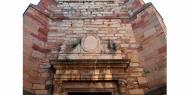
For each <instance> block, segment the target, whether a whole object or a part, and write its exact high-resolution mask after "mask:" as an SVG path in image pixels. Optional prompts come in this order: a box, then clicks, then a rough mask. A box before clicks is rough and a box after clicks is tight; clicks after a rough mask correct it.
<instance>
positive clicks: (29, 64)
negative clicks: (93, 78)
mask: <svg viewBox="0 0 190 95" xmlns="http://www.w3.org/2000/svg"><path fill="white" fill-rule="evenodd" d="M92 1H93V2H92ZM147 5H148V6H147ZM23 20H24V23H23V25H24V26H23V27H24V29H23V32H24V33H23V34H24V41H23V44H24V67H23V68H24V79H23V80H24V81H23V82H24V91H26V92H31V93H34V94H43V95H44V94H51V93H52V92H51V91H52V79H51V78H52V74H51V72H52V69H51V65H50V64H49V60H51V59H57V58H58V59H130V60H131V64H130V68H129V72H130V73H132V75H131V76H135V77H133V78H131V79H130V78H129V81H130V82H131V85H133V83H137V82H136V81H138V83H139V84H140V86H139V87H140V88H141V86H142V87H143V85H144V84H145V83H144V82H145V78H144V75H146V76H147V78H148V81H149V87H150V88H151V87H155V86H157V85H161V84H163V83H165V82H166V80H165V79H166V75H165V74H166V39H165V36H166V35H165V31H166V28H165V26H164V23H163V20H162V18H161V16H160V15H159V13H158V12H157V11H156V10H155V8H154V7H153V5H151V4H144V2H143V0H126V1H123V0H85V1H84V0H56V2H55V1H54V0H41V1H40V3H39V4H38V6H35V5H32V4H31V5H30V6H29V7H28V9H27V10H26V12H25V13H24V19H23ZM87 38H89V40H92V42H93V43H90V41H86V40H85V39H87ZM94 39H95V40H94ZM85 42H86V43H88V46H85ZM95 42H96V43H97V45H96V48H94V49H92V50H88V49H89V48H92V47H91V46H94V45H95ZM85 47H87V49H86V48H85ZM134 68H136V69H134ZM143 68H145V71H144V70H143ZM143 71H144V73H143ZM141 84H142V85H141ZM129 93H131V94H135V93H137V94H138V93H141V94H142V93H144V91H143V89H138V87H137V89H134V90H130V91H129Z"/></svg>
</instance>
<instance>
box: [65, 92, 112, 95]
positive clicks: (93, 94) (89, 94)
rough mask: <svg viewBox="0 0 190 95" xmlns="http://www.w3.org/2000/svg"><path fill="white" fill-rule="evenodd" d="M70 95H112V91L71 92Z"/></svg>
mask: <svg viewBox="0 0 190 95" xmlns="http://www.w3.org/2000/svg"><path fill="white" fill-rule="evenodd" d="M68 95H111V92H69V93H68Z"/></svg>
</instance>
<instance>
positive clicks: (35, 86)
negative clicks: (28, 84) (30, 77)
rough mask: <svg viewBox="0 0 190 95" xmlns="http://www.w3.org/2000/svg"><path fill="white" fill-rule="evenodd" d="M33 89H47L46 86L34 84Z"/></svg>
mask: <svg viewBox="0 0 190 95" xmlns="http://www.w3.org/2000/svg"><path fill="white" fill-rule="evenodd" d="M32 89H45V85H44V84H33V87H32Z"/></svg>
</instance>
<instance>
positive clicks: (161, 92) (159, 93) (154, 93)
mask: <svg viewBox="0 0 190 95" xmlns="http://www.w3.org/2000/svg"><path fill="white" fill-rule="evenodd" d="M166 90H167V86H166V85H163V86H160V87H158V88H155V89H152V90H150V91H148V92H147V93H145V95H166Z"/></svg>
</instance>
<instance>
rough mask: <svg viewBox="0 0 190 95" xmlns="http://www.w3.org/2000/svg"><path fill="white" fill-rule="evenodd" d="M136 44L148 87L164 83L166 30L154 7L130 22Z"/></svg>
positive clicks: (148, 8) (150, 7)
mask: <svg viewBox="0 0 190 95" xmlns="http://www.w3.org/2000/svg"><path fill="white" fill-rule="evenodd" d="M132 26H133V31H134V34H135V38H136V40H137V42H138V43H139V44H140V45H141V48H142V49H141V50H140V51H139V54H140V62H141V64H142V66H143V67H144V68H145V73H146V76H147V78H148V80H149V82H148V83H149V86H150V88H152V87H157V86H160V85H163V84H165V83H166V28H165V25H164V23H163V19H162V18H161V16H160V15H159V13H158V12H157V11H156V9H155V8H154V6H149V7H147V8H146V9H145V10H144V11H142V12H140V13H139V14H138V15H137V18H136V19H135V20H134V21H133V22H132Z"/></svg>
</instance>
